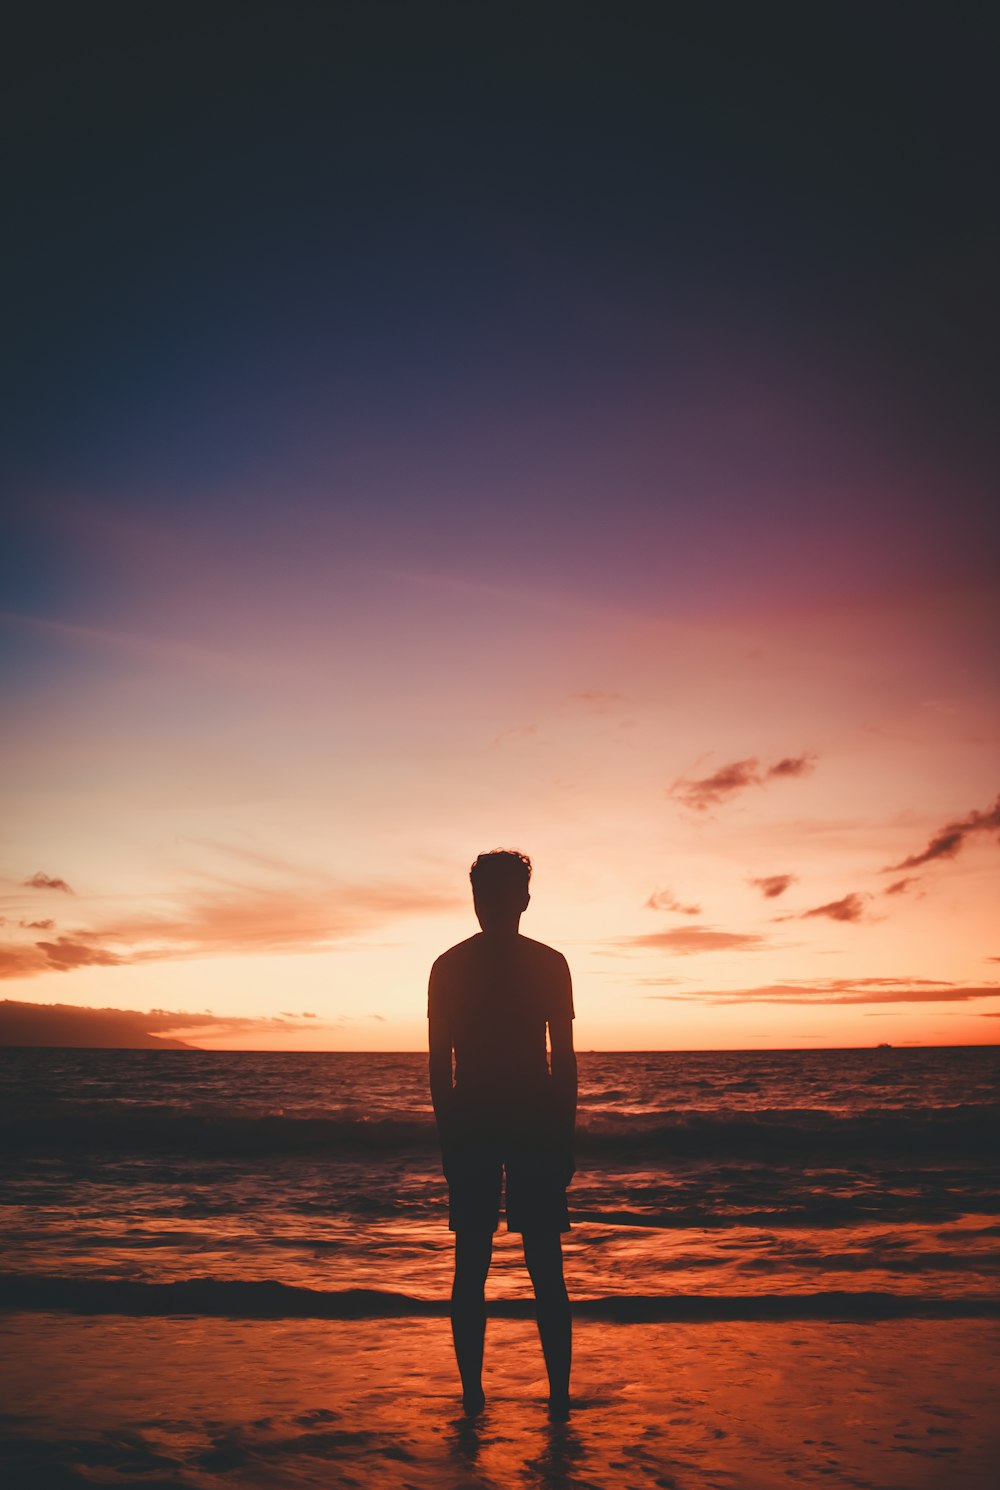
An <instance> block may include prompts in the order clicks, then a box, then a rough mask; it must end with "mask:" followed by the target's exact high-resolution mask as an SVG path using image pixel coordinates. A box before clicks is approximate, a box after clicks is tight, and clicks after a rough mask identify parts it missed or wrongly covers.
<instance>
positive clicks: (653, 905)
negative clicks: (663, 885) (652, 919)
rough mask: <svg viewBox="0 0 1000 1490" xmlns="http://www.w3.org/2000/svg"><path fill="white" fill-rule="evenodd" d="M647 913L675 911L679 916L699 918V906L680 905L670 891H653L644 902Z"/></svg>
mask: <svg viewBox="0 0 1000 1490" xmlns="http://www.w3.org/2000/svg"><path fill="white" fill-rule="evenodd" d="M645 909H646V910H647V911H675V912H676V913H677V914H678V915H680V916H700V915H701V906H700V905H682V903H681V902H680V901H679V900H678V899H677V897H676V895H675V894H674V893H673V891H672V890H654V891H653V893H652V895H651V896H650V897H649V899H648V900H647V901H646V905H645Z"/></svg>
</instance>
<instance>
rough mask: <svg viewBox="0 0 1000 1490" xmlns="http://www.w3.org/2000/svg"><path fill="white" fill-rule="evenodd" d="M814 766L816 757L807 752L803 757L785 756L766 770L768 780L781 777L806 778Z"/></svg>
mask: <svg viewBox="0 0 1000 1490" xmlns="http://www.w3.org/2000/svg"><path fill="white" fill-rule="evenodd" d="M815 765H816V756H815V755H814V754H813V753H812V752H811V751H807V752H806V753H805V755H786V756H785V757H784V759H783V760H780V761H776V762H775V764H774V765H773V766H769V767H768V769H767V775H768V778H769V779H771V778H774V777H781V776H808V775H809V773H810V771H812V770H813V768H814V767H815Z"/></svg>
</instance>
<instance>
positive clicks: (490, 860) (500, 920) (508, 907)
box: [469, 848, 531, 931]
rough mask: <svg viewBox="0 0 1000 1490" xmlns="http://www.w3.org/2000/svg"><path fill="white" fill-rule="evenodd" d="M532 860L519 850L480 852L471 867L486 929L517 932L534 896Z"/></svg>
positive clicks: (480, 917) (478, 909)
mask: <svg viewBox="0 0 1000 1490" xmlns="http://www.w3.org/2000/svg"><path fill="white" fill-rule="evenodd" d="M530 878H531V860H530V859H529V858H528V856H527V854H519V853H518V852H517V850H516V849H505V848H498V849H493V851H492V852H491V853H488V854H480V855H479V857H478V858H477V859H476V862H475V863H474V864H473V866H472V868H471V869H470V870H469V879H470V880H471V881H472V899H473V903H474V904H475V907H476V916H477V918H478V920H479V924H480V926H481V927H482V928H483V930H484V931H516V930H517V924H518V922H519V921H520V919H521V913H522V911H525V910H527V907H528V901H529V900H530V898H531V897H530V895H529V894H528V881H529V880H530Z"/></svg>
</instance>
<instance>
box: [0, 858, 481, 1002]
mask: <svg viewBox="0 0 1000 1490" xmlns="http://www.w3.org/2000/svg"><path fill="white" fill-rule="evenodd" d="M463 903H464V900H461V899H460V898H459V896H458V895H457V894H456V893H455V892H454V891H453V890H450V889H449V890H437V889H435V888H434V887H430V886H426V885H419V884H418V885H412V884H397V883H392V882H381V883H379V882H376V883H358V884H348V883H344V882H343V881H340V880H336V879H334V878H332V877H330V876H324V875H322V874H320V873H317V872H316V871H308V872H304V873H302V874H300V875H298V879H297V882H296V883H293V884H291V885H288V884H283V885H260V884H250V885H248V884H245V883H239V882H236V883H232V882H223V884H222V885H221V886H217V885H210V886H209V887H207V888H206V887H204V886H202V887H199V888H197V889H195V890H193V891H190V892H189V893H188V894H187V895H186V896H185V897H183V898H182V899H181V900H180V901H178V902H176V903H175V904H174V905H173V906H172V907H170V908H168V909H165V910H163V911H150V912H149V913H147V914H145V915H134V914H133V915H130V916H123V917H120V918H118V919H117V920H116V921H114V922H113V923H111V924H103V925H98V926H95V927H79V928H75V929H71V930H70V931H69V932H68V933H67V934H64V935H61V936H58V937H56V938H55V939H53V940H44V941H42V940H37V941H34V942H30V943H27V942H8V943H7V944H5V945H4V946H2V947H0V978H8V979H10V978H25V977H32V976H34V975H36V974H39V973H43V972H51V971H57V972H64V973H65V972H72V971H73V970H74V969H76V968H80V967H90V966H101V967H118V966H122V965H123V964H126V963H135V962H150V961H161V960H174V959H182V958H192V957H216V956H227V955H230V956H261V955H272V954H279V953H290V952H302V953H304V952H321V951H326V950H329V949H330V948H332V947H335V946H337V945H338V944H341V943H344V942H347V941H349V940H350V939H351V938H353V937H357V936H358V935H362V934H364V933H367V932H371V931H372V930H375V929H377V928H378V927H380V926H384V925H386V924H388V923H391V922H392V921H395V920H397V919H401V918H404V917H409V916H422V915H435V914H439V913H441V912H444V911H449V910H453V909H456V908H457V907H458V906H459V905H460V904H463Z"/></svg>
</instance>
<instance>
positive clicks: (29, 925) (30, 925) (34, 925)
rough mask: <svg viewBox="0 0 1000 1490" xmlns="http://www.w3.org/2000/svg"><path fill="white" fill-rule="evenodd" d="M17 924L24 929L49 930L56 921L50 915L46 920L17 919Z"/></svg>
mask: <svg viewBox="0 0 1000 1490" xmlns="http://www.w3.org/2000/svg"><path fill="white" fill-rule="evenodd" d="M17 924H18V925H19V926H23V927H24V929H25V931H51V930H52V928H53V926H54V925H55V924H56V923H55V922H54V921H53V920H52V919H51V917H50V918H49V919H48V920H46V921H19V922H18V923H17Z"/></svg>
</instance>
